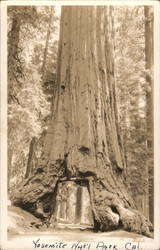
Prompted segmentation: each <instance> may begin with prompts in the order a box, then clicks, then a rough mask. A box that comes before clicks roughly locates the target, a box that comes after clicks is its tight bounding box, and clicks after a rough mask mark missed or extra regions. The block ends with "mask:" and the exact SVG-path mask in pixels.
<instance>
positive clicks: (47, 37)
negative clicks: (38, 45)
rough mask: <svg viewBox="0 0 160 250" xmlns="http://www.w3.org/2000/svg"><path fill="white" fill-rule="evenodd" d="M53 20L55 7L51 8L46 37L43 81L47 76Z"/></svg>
mask: <svg viewBox="0 0 160 250" xmlns="http://www.w3.org/2000/svg"><path fill="white" fill-rule="evenodd" d="M52 18H53V7H52V6H51V7H50V17H49V23H48V29H47V35H46V44H45V49H44V55H43V64H42V80H44V76H45V72H46V61H47V54H48V46H49V39H50V34H51V24H52Z"/></svg>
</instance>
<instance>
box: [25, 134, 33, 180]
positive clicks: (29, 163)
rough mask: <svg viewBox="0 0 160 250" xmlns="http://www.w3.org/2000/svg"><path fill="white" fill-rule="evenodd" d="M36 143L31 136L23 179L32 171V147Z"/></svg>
mask: <svg viewBox="0 0 160 250" xmlns="http://www.w3.org/2000/svg"><path fill="white" fill-rule="evenodd" d="M35 144H36V138H35V137H33V138H32V140H31V142H30V146H29V155H28V162H27V168H26V174H25V179H26V178H28V177H29V176H30V174H31V172H32V171H33V168H34V166H33V160H34V159H33V157H34V147H35Z"/></svg>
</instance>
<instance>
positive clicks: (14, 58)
mask: <svg viewBox="0 0 160 250" xmlns="http://www.w3.org/2000/svg"><path fill="white" fill-rule="evenodd" d="M19 36H20V19H19V18H17V17H16V16H14V17H13V20H12V28H11V31H10V35H9V38H8V102H9V103H10V101H11V99H12V100H13V99H14V101H17V100H16V95H14V93H15V91H14V88H13V86H14V84H13V82H14V81H15V80H17V75H16V74H17V63H18V53H19V47H18V45H19Z"/></svg>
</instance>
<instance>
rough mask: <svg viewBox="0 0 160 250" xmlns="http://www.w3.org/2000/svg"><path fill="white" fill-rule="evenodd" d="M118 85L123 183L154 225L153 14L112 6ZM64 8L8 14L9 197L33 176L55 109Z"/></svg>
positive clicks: (16, 10)
mask: <svg viewBox="0 0 160 250" xmlns="http://www.w3.org/2000/svg"><path fill="white" fill-rule="evenodd" d="M113 11H114V24H115V26H114V27H115V31H114V35H115V73H116V74H115V78H116V88H117V96H118V108H119V113H120V117H121V119H120V123H121V124H120V125H121V132H122V135H123V142H124V150H125V157H126V162H127V176H126V182H127V185H128V187H129V188H130V191H131V192H132V194H133V198H134V199H135V202H136V204H137V206H138V208H139V210H141V211H142V212H143V213H144V214H145V215H146V216H147V217H150V220H151V221H152V222H153V150H152V132H153V129H152V127H153V124H152V123H153V118H152V113H153V112H152V82H153V73H152V71H153V67H152V66H153V52H152V45H153V42H152V38H153V34H152V26H153V10H152V8H151V7H144V6H132V7H131V6H130V7H128V6H123V7H118V6H116V7H114V8H113ZM59 20H60V8H59V7H54V6H52V7H51V6H16V7H15V6H10V7H8V191H9V194H10V195H12V194H11V192H10V190H13V189H16V187H17V186H19V184H20V183H21V182H22V181H23V180H24V179H25V178H27V177H28V176H29V175H30V173H32V171H33V169H34V167H35V166H36V162H37V159H38V157H39V156H40V154H41V149H42V147H43V142H44V137H45V133H46V129H47V126H48V123H49V120H50V116H51V110H52V99H53V98H54V84H55V81H56V60H57V53H58V38H59V36H58V34H59Z"/></svg>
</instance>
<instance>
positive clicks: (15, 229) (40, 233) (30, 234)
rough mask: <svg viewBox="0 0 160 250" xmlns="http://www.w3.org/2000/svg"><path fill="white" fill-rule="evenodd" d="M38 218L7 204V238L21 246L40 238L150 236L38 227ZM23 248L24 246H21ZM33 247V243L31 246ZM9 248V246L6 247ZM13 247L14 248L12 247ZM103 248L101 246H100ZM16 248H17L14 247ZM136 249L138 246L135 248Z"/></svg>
mask: <svg viewBox="0 0 160 250" xmlns="http://www.w3.org/2000/svg"><path fill="white" fill-rule="evenodd" d="M39 224H40V220H39V219H37V218H36V217H34V216H33V215H32V214H30V213H28V212H26V211H25V210H23V209H21V208H18V207H13V206H9V207H8V240H9V242H10V244H11V245H12V247H13V246H17V244H18V246H21V245H23V244H24V243H25V242H26V245H27V244H28V242H30V243H31V242H32V244H33V240H36V239H41V241H44V240H45V242H46V240H47V241H52V242H53V241H54V242H58V241H59V242H60V241H63V242H69V241H72V242H75V241H77V242H78V241H81V242H84V241H85V242H89V241H90V242H93V241H95V240H96V241H106V239H107V241H108V240H115V239H121V240H124V239H128V240H132V241H140V242H144V241H146V240H149V241H151V239H150V238H147V237H145V236H142V235H139V234H135V233H131V232H126V231H124V230H115V231H112V232H103V233H102V232H98V233H95V232H93V231H91V230H80V229H75V230H71V229H68V230H66V229H52V228H45V227H40V228H37V227H38V225H39ZM23 248H24V247H23ZM32 248H34V245H33V246H32ZM8 249H10V248H8ZM12 249H14V248H12ZM86 249H87V248H86ZM102 249H103V248H102ZM16 250H17V248H16ZM87 250H88V249H87ZM137 250H138V248H137Z"/></svg>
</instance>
